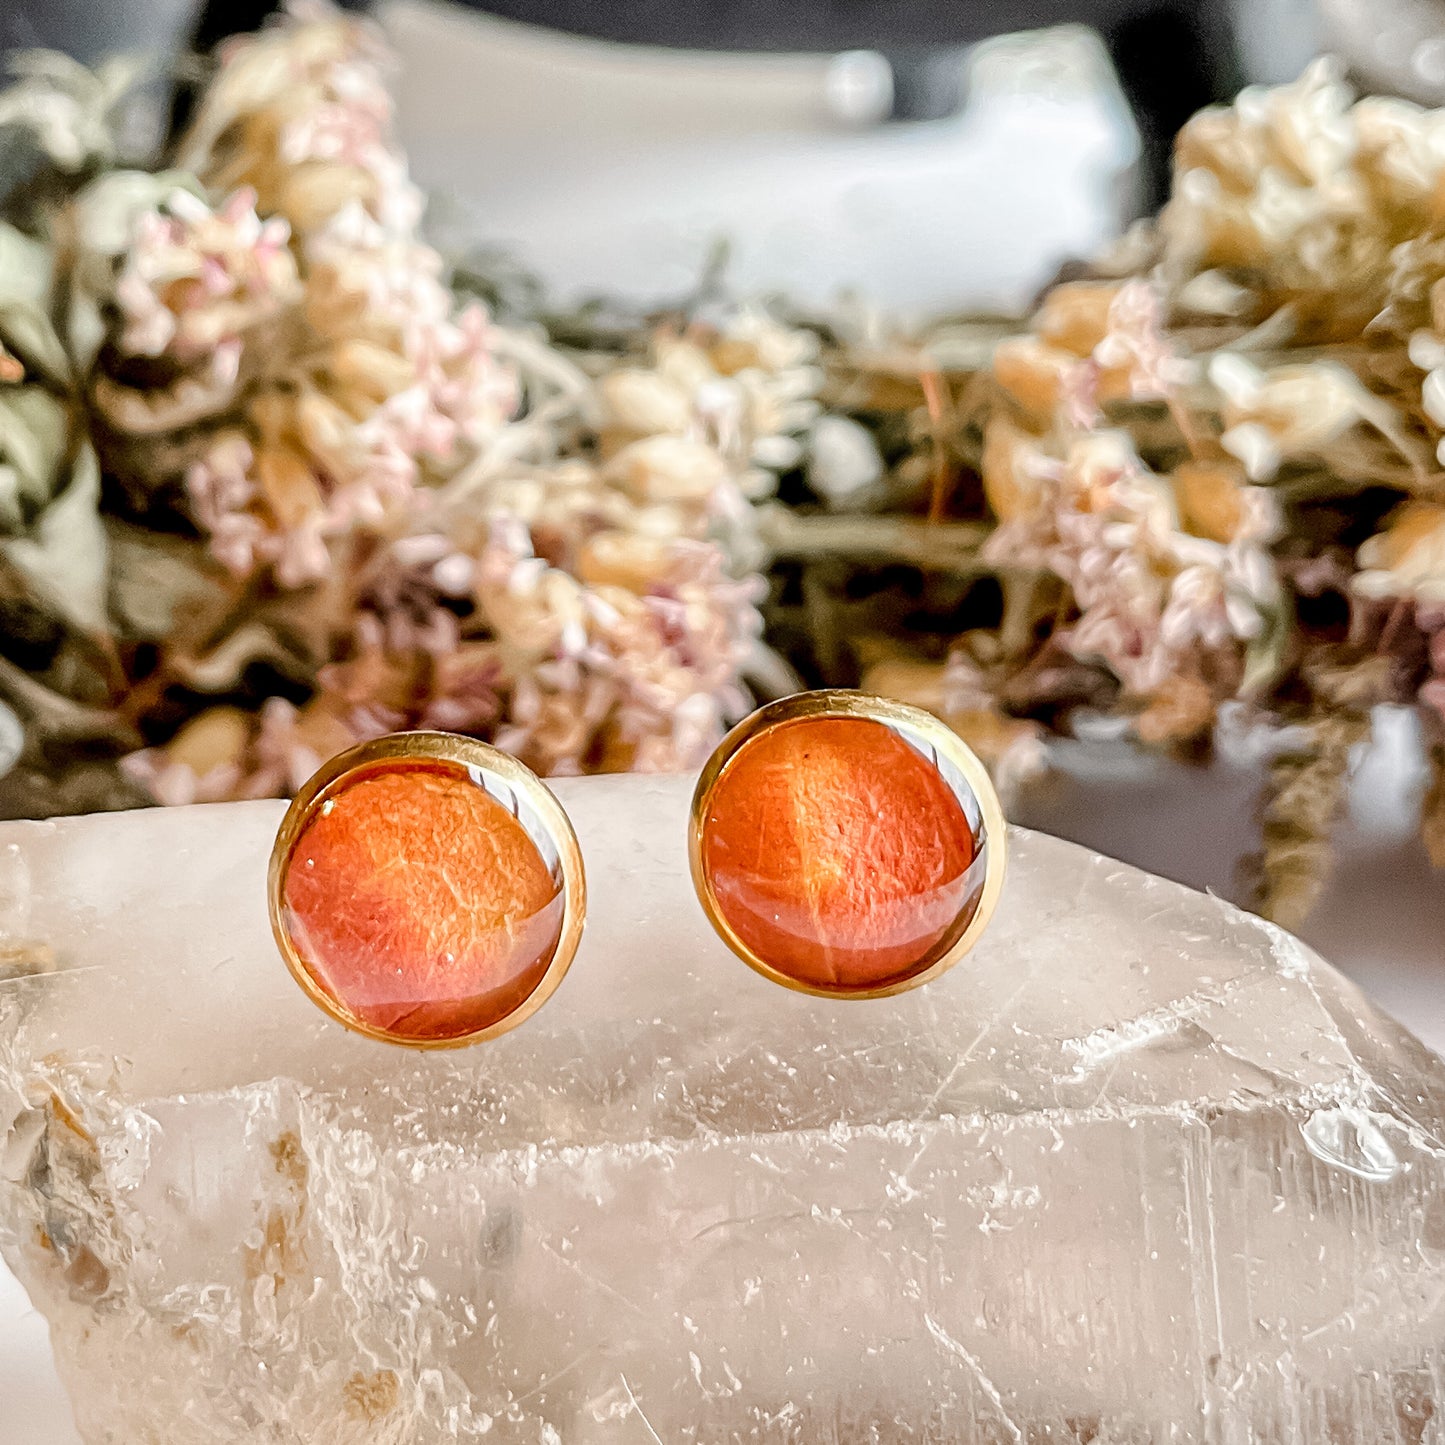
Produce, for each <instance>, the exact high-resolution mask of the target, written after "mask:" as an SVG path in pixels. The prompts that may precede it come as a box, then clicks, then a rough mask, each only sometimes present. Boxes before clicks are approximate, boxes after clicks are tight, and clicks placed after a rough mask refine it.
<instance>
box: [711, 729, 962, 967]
mask: <svg viewBox="0 0 1445 1445" xmlns="http://www.w3.org/2000/svg"><path fill="white" fill-rule="evenodd" d="M973 857H974V836H973V828H972V826H971V825H970V823H969V820H968V817H967V816H966V814H965V813H964V810H963V807H962V805H961V803H960V801H959V799H958V796H957V795H956V794H955V792H954V791H953V788H952V787H951V786H950V785H949V783H948V782H947V781H946V780H945V778H944V776H943V774H942V773H941V772H940V771H939V769H938V767H937V765H936V764H935V763H933V762H932V761H930V760H929V759H927V758H925V757H924V756H923V754H922V753H920V752H919V751H918V750H917V749H916V748H914V747H912V746H910V744H909V743H908V741H907V740H906V739H905V738H903V737H902V736H900V734H899V733H897V732H896V731H894V729H892V728H890V727H887V726H885V725H884V724H883V723H881V722H874V721H872V720H870V719H867V718H812V719H807V720H799V721H795V722H787V723H783V724H781V725H780V726H777V727H774V728H771V729H769V730H768V731H766V732H763V733H760V734H759V735H757V736H756V737H752V738H749V739H748V740H747V741H746V742H744V743H743V744H742V746H741V747H740V748H739V749H738V751H737V753H736V754H735V755H734V756H733V758H732V759H731V761H730V762H729V763H728V766H727V769H726V771H725V772H724V773H723V774H722V776H721V777H720V778H719V779H718V782H717V784H716V786H715V787H714V788H713V790H712V793H711V796H710V797H709V800H708V808H707V813H706V816H705V818H704V819H703V843H702V865H703V869H704V871H705V873H706V874H707V876H708V879H709V881H710V883H711V885H712V889H713V893H714V897H715V898H716V900H717V906H718V909H719V911H720V912H721V913H722V915H723V916H724V918H725V919H726V920H727V923H728V925H729V926H730V927H731V928H732V930H733V932H734V933H736V934H737V936H738V938H739V939H741V940H742V942H743V943H744V944H745V945H747V947H748V948H749V949H751V950H752V951H753V952H754V953H755V954H757V955H758V956H759V957H760V958H762V959H765V960H766V961H767V962H768V963H769V964H770V965H772V967H773V968H775V969H777V970H778V971H779V972H780V973H784V974H787V975H788V976H789V977H790V978H793V979H796V980H798V981H799V982H802V983H808V984H814V985H820V986H832V985H836V986H841V987H844V988H876V987H879V986H881V985H884V984H887V983H891V982H893V981H894V980H896V979H899V978H907V977H909V976H910V975H911V974H914V973H916V972H917V971H918V970H919V968H921V967H926V966H927V964H928V963H929V962H930V961H931V960H932V958H933V956H934V955H935V954H936V953H937V951H938V949H939V947H940V945H942V944H943V943H944V942H945V940H947V939H948V938H949V937H950V936H951V935H952V936H956V935H957V934H958V933H960V932H961V931H962V926H963V924H965V923H966V922H967V921H968V920H967V917H966V916H965V914H966V912H967V909H968V905H969V903H970V900H971V897H973V896H976V888H975V886H974V885H973V884H972V883H971V881H970V879H969V876H968V870H969V865H970V864H971V863H972V862H973Z"/></svg>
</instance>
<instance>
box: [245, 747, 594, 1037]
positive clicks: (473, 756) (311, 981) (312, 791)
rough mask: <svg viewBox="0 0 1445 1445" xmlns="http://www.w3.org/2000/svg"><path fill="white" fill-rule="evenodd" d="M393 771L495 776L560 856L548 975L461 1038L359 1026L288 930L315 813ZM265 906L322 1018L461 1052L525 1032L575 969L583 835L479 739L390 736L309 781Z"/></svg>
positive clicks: (543, 788) (273, 867) (279, 842)
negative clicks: (373, 771)
mask: <svg viewBox="0 0 1445 1445" xmlns="http://www.w3.org/2000/svg"><path fill="white" fill-rule="evenodd" d="M387 763H434V764H451V765H453V766H457V767H462V768H466V769H469V770H477V771H479V772H482V773H486V774H489V775H490V776H491V777H493V778H495V779H497V780H498V781H499V782H501V783H504V784H505V785H506V786H507V787H509V788H511V789H512V790H514V792H516V793H517V794H518V795H520V796H521V797H523V798H525V800H526V801H527V803H528V804H529V805H530V807H531V809H532V810H533V812H534V813H535V814H536V817H537V819H538V820H539V822H540V823H541V826H542V827H544V828H545V829H546V831H547V833H548V836H549V839H550V841H551V843H552V845H553V846H554V847H555V848H556V851H557V867H558V871H559V873H560V875H561V886H562V895H563V904H562V909H563V911H562V926H561V929H560V931H559V933H558V935H557V946H556V948H555V949H554V950H553V952H552V957H551V959H550V961H549V962H548V964H547V969H546V972H545V973H543V975H542V977H541V978H540V979H539V980H538V982H537V986H536V987H535V988H534V989H533V990H532V992H531V993H529V994H528V995H527V997H526V998H525V999H523V1000H522V1002H521V1003H520V1004H518V1005H517V1007H516V1008H514V1009H513V1010H512V1011H511V1012H510V1013H509V1014H507V1015H505V1016H504V1017H503V1018H500V1019H497V1020H496V1021H495V1022H494V1023H491V1024H488V1025H487V1026H486V1027H485V1028H482V1029H477V1030H476V1031H474V1032H472V1033H469V1034H462V1035H459V1036H457V1037H456V1038H444V1039H415V1038H407V1037H404V1036H401V1035H398V1034H394V1033H391V1032H389V1031H388V1030H386V1029H381V1028H377V1027H376V1026H375V1025H374V1024H370V1023H367V1022H366V1021H365V1020H364V1019H361V1018H358V1017H357V1016H356V1015H355V1014H353V1013H352V1012H351V1011H350V1010H349V1009H347V1008H346V1006H345V1005H344V1004H342V1003H341V1002H340V1001H339V1000H338V999H336V998H334V997H333V996H332V995H331V994H330V993H328V992H327V990H326V989H325V988H323V987H322V985H321V984H320V983H319V982H318V981H317V979H316V978H315V977H314V976H313V974H312V972H311V970H310V969H309V968H308V967H307V965H306V963H305V962H304V961H303V959H302V957H301V955H300V953H299V952H298V951H297V948H296V946H295V943H294V942H293V940H292V938H291V934H290V930H289V929H288V928H287V927H286V923H285V902H284V890H285V881H286V873H287V869H288V868H289V866H290V863H291V857H292V854H293V853H294V852H295V849H296V845H297V843H298V842H299V841H300V838H301V835H302V833H303V832H304V831H305V828H306V825H307V823H308V822H309V821H310V820H311V818H312V817H313V816H314V814H315V811H316V810H317V809H318V808H320V807H322V806H324V805H325V803H326V801H327V799H328V798H330V797H333V796H335V795H336V794H337V793H338V792H340V790H341V789H342V788H343V787H344V786H345V784H346V783H347V782H348V781H349V780H350V779H351V778H352V777H353V776H354V775H355V774H356V773H357V772H358V771H359V770H362V769H370V768H374V767H376V766H378V765H383V766H384V765H385V764H387ZM266 902H267V908H268V911H269V913H270V917H271V932H272V935H273V936H274V937H275V939H276V946H277V947H278V948H279V949H280V951H281V957H282V958H283V959H284V960H285V962H286V967H287V968H288V969H289V970H290V973H291V976H292V977H293V978H294V979H295V980H296V982H297V983H298V984H299V985H300V986H301V988H302V990H303V991H304V992H305V994H306V995H307V997H308V998H310V1000H311V1001H312V1002H313V1003H314V1004H315V1005H316V1006H317V1007H318V1008H320V1009H321V1010H322V1012H323V1013H325V1014H327V1015H329V1016H330V1017H331V1018H333V1019H334V1020H335V1021H336V1022H337V1023H339V1024H341V1025H343V1026H344V1027H345V1028H347V1029H350V1030H351V1031H352V1032H353V1033H357V1034H362V1035H364V1036H365V1037H367V1038H369V1039H376V1040H378V1041H379V1042H381V1043H388V1044H395V1045H397V1046H399V1047H402V1048H411V1049H460V1048H466V1047H468V1046H469V1045H471V1044H478V1043H482V1042H484V1041H485V1040H487V1039H492V1038H496V1037H497V1036H498V1035H499V1034H504V1033H507V1032H509V1031H510V1030H511V1029H514V1028H516V1027H517V1026H518V1024H522V1023H525V1022H526V1021H527V1019H529V1018H531V1016H532V1015H533V1014H534V1013H536V1012H537V1010H538V1009H539V1008H541V1007H542V1005H543V1004H544V1003H546V1002H547V1000H548V999H549V998H550V997H551V996H552V995H553V994H554V993H555V992H556V991H557V987H558V985H559V984H560V983H561V982H562V980H563V978H564V977H565V976H566V973H567V970H568V969H569V968H570V967H571V966H572V960H573V958H574V957H575V956H576V953H577V945H578V944H579V943H580V942H581V939H582V920H583V917H584V915H585V913H586V910H587V883H586V876H585V873H584V870H583V867H582V850H581V848H580V847H579V846H578V843H577V835H576V833H575V832H574V831H573V829H572V823H571V821H570V819H569V818H568V817H567V814H566V812H565V811H564V810H563V808H562V805H561V803H559V802H558V801H557V799H556V797H555V796H554V795H553V793H552V791H551V789H549V788H548V787H547V785H546V784H545V783H543V782H542V780H541V779H540V778H539V777H538V776H537V775H536V774H535V773H534V772H532V770H531V769H530V768H528V767H527V766H526V765H525V764H524V763H520V762H518V761H517V759H516V758H514V757H512V756H511V755H510V754H508V753H504V752H501V751H499V750H498V749H496V748H494V747H490V746H489V745H488V744H486V743H483V742H479V741H478V740H477V739H476V738H469V737H462V736H460V735H459V734H455V733H442V732H413V733H390V734H388V735H387V736H386V737H380V738H374V739H372V740H371V741H369V742H364V743H358V744H357V745H356V746H355V747H351V748H347V749H346V750H345V751H344V752H340V753H337V754H336V756H335V757H333V758H331V759H330V760H329V761H328V762H326V763H324V764H323V765H322V766H321V767H320V768H319V769H318V770H317V771H316V773H315V774H314V775H313V776H312V777H311V778H309V779H308V780H307V782H306V784H305V786H304V787H302V788H301V790H300V791H299V792H298V793H297V794H296V796H295V797H294V798H293V799H292V800H291V806H290V807H289V808H287V810H286V816H285V817H284V818H283V819H282V820H281V826H280V828H279V829H278V830H277V833H276V841H275V843H274V845H273V846H272V849H271V862H270V867H269V869H268V870H267V879H266Z"/></svg>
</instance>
